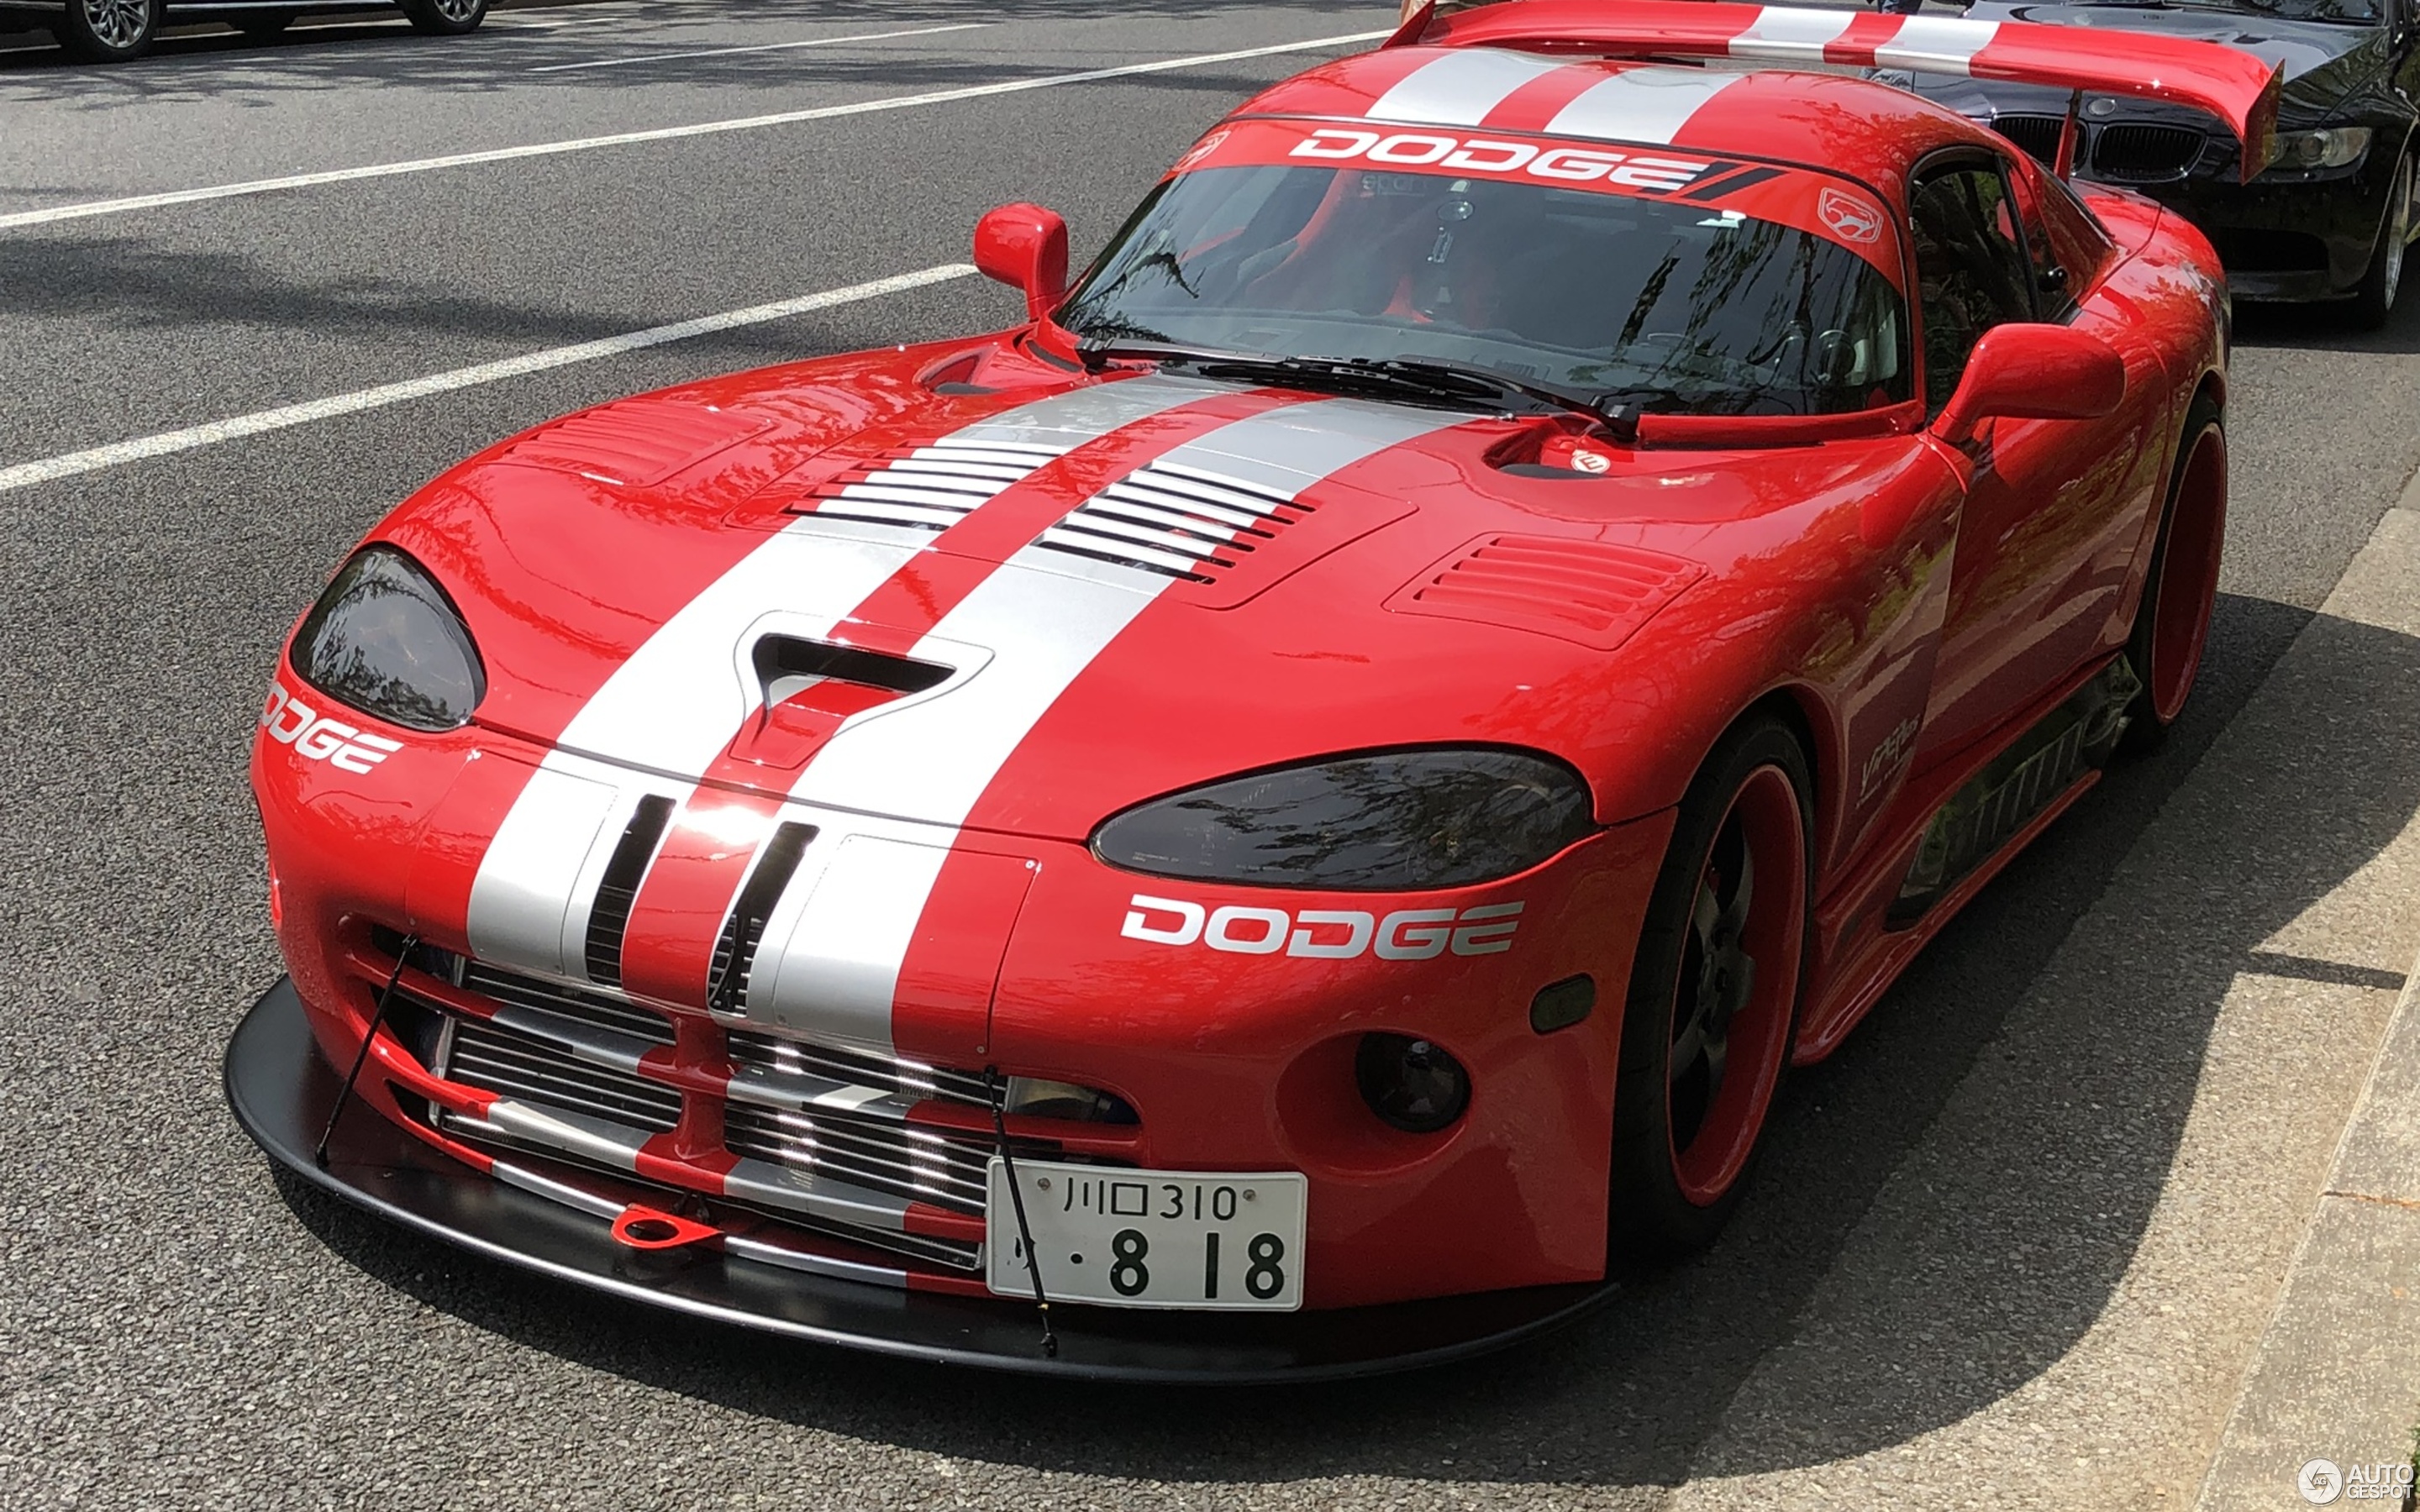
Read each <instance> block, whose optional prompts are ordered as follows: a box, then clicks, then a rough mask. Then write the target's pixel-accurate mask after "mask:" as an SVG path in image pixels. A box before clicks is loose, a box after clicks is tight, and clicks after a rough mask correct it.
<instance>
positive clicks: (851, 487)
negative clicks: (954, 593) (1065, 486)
mask: <svg viewBox="0 0 2420 1512" xmlns="http://www.w3.org/2000/svg"><path fill="white" fill-rule="evenodd" d="M1059 455H1061V454H1060V453H1059V452H1058V451H1057V450H1055V449H1054V448H1051V447H1047V446H1032V445H1028V444H1026V443H1024V442H1021V441H984V442H980V443H977V442H970V441H968V442H958V441H944V442H942V443H940V444H939V445H937V446H917V447H910V448H907V449H906V450H903V451H898V452H894V453H892V454H891V455H890V456H889V457H888V458H886V459H885V460H883V461H881V462H878V463H876V465H874V466H873V467H871V468H866V469H862V470H860V471H853V472H846V473H843V474H842V475H841V476H839V477H837V478H833V479H830V480H829V481H827V482H824V483H819V484H817V485H816V486H815V488H814V493H813V494H812V495H811V496H810V497H809V499H808V501H805V502H802V503H799V504H797V505H794V506H793V507H792V508H791V510H790V513H791V514H794V515H813V516H814V517H816V518H818V519H850V520H857V521H860V522H861V523H864V524H868V525H905V526H907V527H909V528H910V529H913V530H920V531H946V530H948V529H949V528H950V527H951V526H953V525H955V524H956V523H957V522H958V521H960V520H962V519H964V518H966V517H968V516H969V515H971V514H973V513H974V512H975V511H976V510H977V509H978V508H980V507H982V506H983V505H985V504H987V503H989V502H991V501H993V500H994V499H997V498H999V497H1000V496H1001V494H1002V493H1004V492H1006V491H1007V490H1008V488H1009V487H1010V486H1012V485H1015V484H1017V483H1021V482H1023V481H1024V480H1025V478H1026V477H1027V476H1028V475H1029V474H1031V473H1032V471H1033V470H1034V469H1036V468H1038V467H1041V466H1042V465H1043V464H1044V463H1046V462H1049V461H1053V460H1055V459H1056V458H1057V457H1058V456H1059Z"/></svg>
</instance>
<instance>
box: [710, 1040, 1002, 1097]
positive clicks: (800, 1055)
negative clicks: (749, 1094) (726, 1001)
mask: <svg viewBox="0 0 2420 1512" xmlns="http://www.w3.org/2000/svg"><path fill="white" fill-rule="evenodd" d="M729 1039H730V1045H731V1058H732V1059H733V1060H735V1061H737V1062H739V1063H741V1064H743V1065H751V1066H755V1067H758V1068H760V1069H762V1070H765V1071H768V1072H775V1073H777V1074H779V1073H783V1072H794V1073H797V1074H799V1075H805V1076H817V1077H822V1078H825V1079H827V1080H830V1081H835V1082H845V1083H847V1084H850V1085H852V1086H857V1087H869V1088H875V1089H876V1090H878V1091H885V1092H895V1093H898V1094H899V1095H901V1096H903V1097H907V1098H909V1099H914V1098H920V1097H938V1098H942V1099H946V1100H947V1101H950V1102H953V1103H967V1104H969V1105H970V1106H973V1107H979V1108H987V1107H989V1106H991V1100H990V1098H989V1096H988V1095H987V1094H986V1093H985V1090H984V1083H983V1078H982V1077H980V1076H976V1075H972V1074H970V1073H969V1072H958V1071H949V1070H945V1069H941V1068H938V1067H933V1066H926V1065H923V1064H920V1063H918V1062H916V1061H912V1060H895V1061H894V1060H883V1059H881V1058H879V1057H875V1056H869V1055H864V1054H861V1053H860V1052H857V1051H853V1050H838V1049H834V1048H831V1047H830V1046H827V1045H817V1044H809V1043H807V1042H806V1041H803V1040H784V1039H781V1038H778V1037H776V1036H774V1035H769V1034H760V1033H758V1032H756V1031H754V1030H752V1029H733V1030H732V1031H731V1032H730V1036H729Z"/></svg>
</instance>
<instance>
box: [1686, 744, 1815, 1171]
mask: <svg viewBox="0 0 2420 1512" xmlns="http://www.w3.org/2000/svg"><path fill="white" fill-rule="evenodd" d="M1806 890H1807V835H1806V825H1805V820H1804V818H1803V817H1802V815H1801V813H1800V810H1799V807H1798V794H1797V791H1796V790H1795V789H1794V788H1792V786H1791V782H1790V779H1789V777H1788V776H1787V775H1786V774H1785V773H1783V771H1782V770H1781V769H1780V768H1779V767H1777V766H1761V767H1759V768H1757V769H1756V771H1754V772H1753V773H1751V774H1749V776H1748V779H1747V780H1746V782H1745V783H1744V784H1742V785H1741V787H1740V790H1739V793H1738V795H1736V796H1734V797H1733V798H1732V799H1731V806H1730V811H1729V812H1727V813H1726V814H1725V815H1724V816H1723V822H1722V823H1721V825H1717V826H1716V828H1715V831H1714V844H1713V846H1712V847H1711V848H1710V849H1709V850H1708V852H1707V855H1706V857H1705V859H1704V861H1703V862H1701V863H1700V865H1699V880H1698V890H1697V892H1696V894H1695V896H1694V898H1693V901H1692V905H1691V910H1690V918H1689V921H1688V923H1687V924H1686V925H1685V926H1684V929H1683V946H1682V951H1681V979H1680V981H1679V982H1678V983H1677V984H1676V986H1675V988H1674V991H1673V995H1672V1017H1671V1041H1670V1048H1669V1050H1668V1054H1667V1057H1666V1065H1665V1074H1666V1082H1665V1089H1664V1092H1665V1102H1664V1109H1665V1132H1666V1135H1667V1138H1668V1143H1669V1147H1670V1149H1671V1153H1672V1175H1673V1177H1674V1179H1675V1180H1676V1181H1677V1182H1678V1184H1679V1186H1680V1189H1681V1194H1682V1196H1685V1197H1687V1198H1688V1199H1689V1200H1690V1201H1691V1202H1693V1203H1695V1204H1697V1205H1698V1206H1699V1207H1706V1206H1709V1205H1711V1204H1713V1203H1714V1202H1716V1201H1718V1200H1720V1199H1721V1197H1722V1196H1723V1194H1724V1193H1726V1192H1728V1191H1730V1188H1731V1186H1732V1184H1733V1183H1734V1182H1736V1181H1737V1180H1739V1175H1740V1172H1741V1171H1742V1170H1743V1169H1745V1167H1746V1165H1747V1158H1748V1154H1749V1152H1750V1151H1752V1150H1753V1149H1755V1148H1756V1138H1757V1134H1759V1133H1760V1132H1761V1130H1762V1129H1763V1127H1764V1115H1765V1110H1766V1109H1767V1108H1768V1107H1769V1106H1770V1105H1771V1103H1772V1102H1773V1088H1774V1085H1775V1083H1776V1081H1777V1080H1778V1079H1779V1077H1780V1074H1781V1067H1782V1062H1783V1060H1784V1058H1785V1057H1787V1056H1788V1055H1789V1054H1790V1022H1791V1014H1792V1009H1793V1008H1794V1007H1795V1005H1796V1004H1797V1001H1798V970H1799V964H1800V956H1801V954H1802V952H1803V950H1804V948H1805V944H1806V906H1807V901H1806ZM1743 978H1744V979H1745V980H1743Z"/></svg>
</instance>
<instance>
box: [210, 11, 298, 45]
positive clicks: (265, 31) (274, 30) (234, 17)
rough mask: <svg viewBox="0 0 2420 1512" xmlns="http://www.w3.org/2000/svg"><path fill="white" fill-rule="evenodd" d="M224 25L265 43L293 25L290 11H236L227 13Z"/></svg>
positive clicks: (292, 15)
mask: <svg viewBox="0 0 2420 1512" xmlns="http://www.w3.org/2000/svg"><path fill="white" fill-rule="evenodd" d="M226 23H227V24H228V25H230V26H232V27H234V28H235V29H236V30H237V31H240V32H241V33H243V34H244V35H245V36H246V37H249V38H252V39H255V40H257V41H264V42H265V41H267V40H269V39H271V38H272V37H275V36H277V35H278V34H279V33H281V32H283V31H285V30H286V28H287V27H288V26H291V25H293V24H294V12H293V11H291V10H237V11H231V12H229V13H228V15H227V18H226Z"/></svg>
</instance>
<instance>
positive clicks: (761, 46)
mask: <svg viewBox="0 0 2420 1512" xmlns="http://www.w3.org/2000/svg"><path fill="white" fill-rule="evenodd" d="M990 24H991V23H989V22H987V21H962V22H959V23H955V24H954V25H949V26H918V27H915V28H913V29H912V30H908V31H901V32H866V33H864V34H862V35H861V36H857V37H816V38H812V39H808V40H806V41H803V42H759V43H757V44H756V45H755V46H753V47H708V48H702V49H700V50H699V51H697V52H694V53H655V54H648V55H646V56H644V57H608V58H592V59H590V60H589V61H588V62H586V63H543V64H540V65H539V66H537V67H536V68H534V69H530V70H529V71H530V72H532V73H568V72H570V71H571V70H572V69H627V68H628V67H630V66H631V65H632V64H634V63H670V62H672V61H673V60H674V59H675V58H689V57H730V56H731V55H733V54H737V53H786V52H788V51H790V50H791V49H793V48H799V47H838V46H840V45H841V44H842V43H844V42H880V41H887V40H889V39H892V38H893V37H931V36H933V35H935V34H936V33H939V32H970V31H976V30H979V29H981V28H982V27H985V26H988V25H990Z"/></svg>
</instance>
